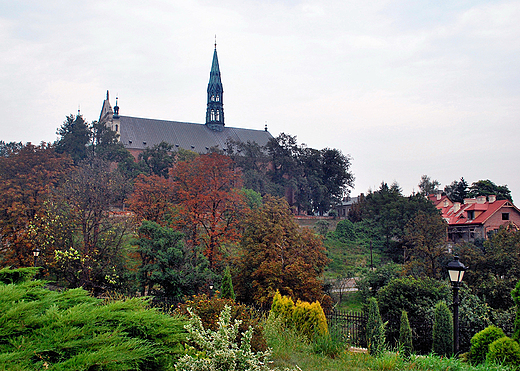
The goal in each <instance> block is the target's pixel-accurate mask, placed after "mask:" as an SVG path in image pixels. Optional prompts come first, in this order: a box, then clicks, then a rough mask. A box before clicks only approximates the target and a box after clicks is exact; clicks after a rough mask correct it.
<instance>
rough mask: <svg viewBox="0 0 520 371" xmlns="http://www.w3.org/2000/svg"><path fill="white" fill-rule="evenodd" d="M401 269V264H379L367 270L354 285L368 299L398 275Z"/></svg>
mask: <svg viewBox="0 0 520 371" xmlns="http://www.w3.org/2000/svg"><path fill="white" fill-rule="evenodd" d="M401 270H402V266H401V265H399V264H395V263H392V262H390V263H387V264H384V265H381V266H379V267H377V268H375V269H370V270H369V271H367V272H366V273H365V274H364V275H363V276H362V277H361V279H360V280H358V281H357V282H356V286H357V288H358V290H359V292H360V293H361V295H362V296H363V298H364V299H365V300H368V299H369V298H370V297H371V296H375V295H377V293H378V291H379V290H380V289H381V288H382V287H384V286H386V285H387V284H388V283H389V282H390V281H392V280H393V279H394V278H398V277H400V275H401Z"/></svg>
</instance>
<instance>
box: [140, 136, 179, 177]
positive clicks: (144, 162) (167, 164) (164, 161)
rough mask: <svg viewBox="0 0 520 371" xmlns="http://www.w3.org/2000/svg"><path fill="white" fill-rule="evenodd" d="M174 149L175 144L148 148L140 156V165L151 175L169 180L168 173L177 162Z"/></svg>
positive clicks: (164, 143)
mask: <svg viewBox="0 0 520 371" xmlns="http://www.w3.org/2000/svg"><path fill="white" fill-rule="evenodd" d="M173 148H174V146H173V144H168V143H166V142H161V143H159V144H156V145H154V146H153V147H152V148H148V147H147V148H145V149H144V151H143V152H141V153H140V154H139V157H138V160H139V163H140V165H141V166H142V167H143V168H144V169H146V172H147V173H148V174H149V175H152V174H153V175H157V176H160V177H163V178H165V179H168V177H169V175H168V171H169V169H170V168H172V167H173V164H174V162H175V154H174V153H172V152H173Z"/></svg>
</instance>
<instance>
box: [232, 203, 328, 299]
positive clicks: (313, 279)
mask: <svg viewBox="0 0 520 371" xmlns="http://www.w3.org/2000/svg"><path fill="white" fill-rule="evenodd" d="M240 248H241V255H240V262H239V267H240V269H239V270H240V272H239V274H238V275H237V284H236V285H235V290H236V291H237V298H238V299H239V300H241V301H244V302H256V303H258V304H261V305H269V304H270V303H271V301H272V297H273V295H274V294H275V292H276V291H277V290H279V291H280V293H281V294H283V295H288V296H291V297H293V298H295V299H301V300H304V301H308V302H313V301H315V300H320V301H322V299H323V290H322V282H321V280H320V278H321V275H322V273H323V270H324V268H325V266H326V265H327V263H328V258H327V257H326V255H325V248H324V247H323V244H322V242H321V239H320V238H319V237H317V236H316V235H314V234H313V233H312V232H311V231H310V230H309V229H307V228H305V229H300V228H299V226H298V225H297V224H296V222H295V221H294V219H293V216H292V214H291V211H290V208H289V205H288V204H287V202H286V201H285V200H284V199H281V198H276V197H273V196H269V195H268V196H266V197H265V199H264V205H263V206H262V207H261V208H259V209H257V210H256V211H255V212H254V213H251V214H250V215H249V217H248V218H247V220H246V222H245V231H244V234H243V237H242V240H241V242H240Z"/></svg>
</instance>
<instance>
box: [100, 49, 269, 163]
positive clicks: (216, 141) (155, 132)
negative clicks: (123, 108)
mask: <svg viewBox="0 0 520 371" xmlns="http://www.w3.org/2000/svg"><path fill="white" fill-rule="evenodd" d="M223 95H224V90H223V88H222V80H221V78H220V68H219V64H218V57H217V46H216V44H215V50H214V52H213V62H212V64H211V71H210V76H209V83H208V90H207V107H206V123H205V124H197V123H189V122H179V121H167V120H156V119H150V118H143V117H132V116H123V115H120V114H119V106H118V103H117V98H116V104H115V106H114V108H112V106H111V105H110V100H109V93H108V91H107V97H106V99H105V100H104V102H103V108H102V109H101V115H100V116H99V122H100V123H104V124H105V125H106V126H108V127H109V128H111V129H112V130H114V131H115V132H117V134H119V140H120V141H121V143H123V145H124V146H125V148H126V149H128V150H129V151H130V153H132V155H133V156H134V157H135V158H137V156H138V155H139V153H141V152H142V151H143V150H144V149H145V148H148V147H149V148H151V147H153V146H155V145H157V144H159V143H161V142H166V143H168V144H171V145H172V146H174V148H176V149H178V148H183V149H186V150H190V151H194V152H198V153H206V152H208V150H209V149H210V148H212V147H216V148H220V149H225V148H226V142H227V141H228V140H229V139H231V140H233V141H237V142H243V143H247V142H256V143H257V144H259V145H260V146H264V145H266V144H267V142H268V141H269V139H271V138H272V137H273V136H272V135H271V134H270V133H269V132H268V131H267V127H266V128H265V129H264V130H253V129H242V128H233V127H227V126H226V125H225V122H224V99H223Z"/></svg>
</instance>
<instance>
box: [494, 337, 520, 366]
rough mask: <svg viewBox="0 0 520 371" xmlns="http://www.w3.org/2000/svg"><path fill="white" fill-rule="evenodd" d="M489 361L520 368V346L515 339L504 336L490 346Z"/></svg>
mask: <svg viewBox="0 0 520 371" xmlns="http://www.w3.org/2000/svg"><path fill="white" fill-rule="evenodd" d="M486 359H487V361H489V362H492V363H499V364H501V365H508V366H514V367H516V366H520V345H518V343H517V342H516V341H514V340H513V339H511V338H509V337H507V336H504V337H502V338H500V339H498V340H495V341H494V342H492V343H491V344H489V352H488V354H487V357H486Z"/></svg>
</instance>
